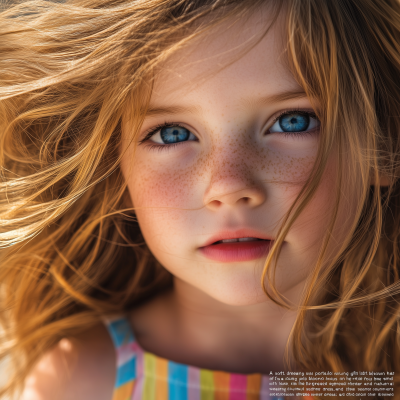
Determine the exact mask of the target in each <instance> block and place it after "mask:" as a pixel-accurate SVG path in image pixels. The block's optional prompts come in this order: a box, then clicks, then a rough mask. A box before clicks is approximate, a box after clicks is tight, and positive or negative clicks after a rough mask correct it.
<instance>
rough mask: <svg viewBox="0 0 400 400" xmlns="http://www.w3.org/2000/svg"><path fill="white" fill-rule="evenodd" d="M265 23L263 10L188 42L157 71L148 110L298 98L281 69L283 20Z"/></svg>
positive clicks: (287, 72) (267, 17)
mask: <svg viewBox="0 0 400 400" xmlns="http://www.w3.org/2000/svg"><path fill="white" fill-rule="evenodd" d="M271 23H272V12H271V11H270V10H269V9H268V8H267V7H264V8H262V9H259V10H257V12H253V13H252V14H251V15H249V17H248V18H246V19H238V18H236V17H231V18H230V19H228V20H226V21H224V22H223V23H221V24H220V25H218V26H216V27H213V28H211V29H210V30H209V32H206V33H205V34H202V35H201V36H200V37H198V38H196V39H194V40H192V41H191V42H189V44H187V45H185V47H184V48H182V49H181V50H178V51H177V52H176V53H174V54H173V55H172V56H171V57H170V58H169V59H168V60H167V61H166V62H165V63H164V64H163V65H162V66H161V68H160V72H159V74H158V75H157V78H156V80H155V85H154V90H153V94H152V98H151V102H150V107H155V108H156V107H157V106H158V105H160V106H161V105H163V106H165V104H166V103H171V102H172V103H176V102H178V103H181V102H187V101H190V103H191V104H195V103H201V102H202V101H203V100H205V99H207V101H211V102H214V101H215V102H217V101H219V100H221V97H224V98H225V97H229V98H231V99H235V100H236V101H239V100H240V101H242V102H251V101H252V99H255V98H257V97H260V96H265V95H268V94H271V93H279V92H284V91H285V90H289V91H299V92H300V91H301V87H300V86H299V85H298V84H297V82H296V81H295V80H294V77H293V75H292V74H291V72H290V70H289V69H288V67H287V63H286V51H285V49H286V38H285V35H284V31H285V26H284V15H282V14H281V15H279V16H278V19H277V20H276V21H275V22H274V23H273V24H272V25H271ZM269 27H270V28H269ZM268 28H269V29H268ZM267 30H268V32H267ZM266 32H267V33H266ZM225 100H226V99H225Z"/></svg>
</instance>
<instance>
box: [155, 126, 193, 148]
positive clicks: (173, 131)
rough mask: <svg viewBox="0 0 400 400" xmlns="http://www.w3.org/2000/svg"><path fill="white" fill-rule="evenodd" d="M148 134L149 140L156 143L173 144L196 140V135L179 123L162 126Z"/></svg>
mask: <svg viewBox="0 0 400 400" xmlns="http://www.w3.org/2000/svg"><path fill="white" fill-rule="evenodd" d="M149 136H150V137H151V141H152V142H155V143H157V144H175V143H180V142H186V141H188V140H196V136H194V135H193V133H192V132H190V131H189V130H188V129H186V128H183V127H182V126H179V125H171V126H162V127H160V128H158V130H157V131H155V132H154V131H153V132H151V133H150V135H149Z"/></svg>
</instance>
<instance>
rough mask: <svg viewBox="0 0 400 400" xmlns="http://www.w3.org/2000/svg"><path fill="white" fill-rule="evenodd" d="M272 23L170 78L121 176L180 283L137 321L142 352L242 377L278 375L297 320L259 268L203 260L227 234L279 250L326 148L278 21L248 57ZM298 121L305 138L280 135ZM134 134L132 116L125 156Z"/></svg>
mask: <svg viewBox="0 0 400 400" xmlns="http://www.w3.org/2000/svg"><path fill="white" fill-rule="evenodd" d="M266 21H268V12H267V10H263V11H262V12H260V13H257V14H255V15H254V16H252V18H250V19H249V20H248V21H247V22H245V23H241V24H239V23H236V24H234V25H231V26H229V27H228V25H227V26H220V27H218V28H215V29H214V30H213V31H211V33H209V34H208V35H207V37H206V38H205V39H204V38H200V39H197V40H196V41H195V42H193V43H191V44H190V45H189V47H188V48H185V49H184V50H182V51H179V52H178V53H176V54H175V55H174V56H172V57H171V58H170V59H169V60H168V61H167V62H166V63H165V65H163V67H162V68H161V71H160V73H159V75H158V76H157V79H156V81H155V86H154V91H153V93H152V97H151V101H150V110H151V111H150V112H149V115H148V116H147V117H146V118H145V120H144V124H143V126H142V128H141V133H140V136H139V143H138V145H137V148H136V152H135V155H133V151H134V149H133V145H131V146H130V147H129V148H128V149H127V151H126V152H125V153H124V156H123V160H122V167H121V168H122V171H123V173H124V176H125V178H126V180H127V184H128V190H129V193H130V196H131V199H132V202H133V204H134V207H135V210H136V215H137V218H138V222H139V226H140V228H141V231H142V233H143V236H144V238H145V241H146V243H147V245H148V247H149V248H150V250H151V251H152V253H153V254H154V256H155V257H156V258H157V259H158V260H159V261H160V263H161V264H162V265H163V266H164V267H165V268H166V269H167V270H168V271H170V272H171V273H172V274H173V275H174V288H173V290H172V291H170V292H167V293H163V294H160V295H159V296H158V297H156V298H155V299H153V300H152V301H150V302H148V303H146V304H145V305H143V306H141V307H139V308H137V309H136V310H134V311H133V312H132V315H131V320H132V324H133V327H134V329H135V333H136V336H137V339H138V341H139V343H140V344H141V345H142V347H143V348H145V350H147V351H150V352H153V353H155V354H157V355H159V356H162V357H165V358H168V359H172V360H174V361H177V362H181V363H186V364H190V365H196V366H198V367H202V368H209V369H220V370H225V371H229V372H238V373H254V372H259V373H269V371H270V370H271V369H275V370H283V369H284V365H283V355H284V348H285V345H286V342H287V339H288V336H289V333H290V330H291V328H292V326H293V323H294V321H295V318H296V311H287V310H284V309H283V308H280V307H278V306H276V305H275V304H274V303H273V302H271V301H270V300H269V299H268V298H267V297H266V295H265V294H264V292H263V290H262V287H261V283H260V277H261V273H262V270H263V267H264V261H265V257H264V258H260V259H257V260H251V261H241V262H232V263H224V262H217V261H212V260H210V259H207V258H206V257H205V256H204V255H203V254H202V253H201V251H200V250H199V248H200V247H202V246H204V245H205V243H206V242H207V240H209V239H210V238H211V237H212V236H214V235H215V234H216V233H218V232H220V231H223V230H236V229H241V228H248V229H254V230H257V231H259V232H261V233H263V234H264V235H265V236H267V237H270V238H271V239H273V238H274V237H275V235H276V233H277V231H278V228H279V224H280V223H281V222H282V219H283V217H284V216H285V214H286V213H287V211H288V209H289V207H290V205H291V204H292V203H293V201H294V200H295V198H296V196H297V195H298V193H299V192H300V190H301V188H302V187H303V185H304V182H305V181H306V179H307V177H308V176H309V173H310V171H311V168H312V166H313V163H314V161H315V157H316V154H317V149H318V140H319V121H318V120H317V119H316V118H313V117H312V116H313V115H314V114H313V113H314V112H315V110H314V109H313V108H312V106H311V102H310V100H309V99H308V98H307V97H306V96H305V94H304V92H303V90H302V88H301V87H300V86H299V85H298V83H297V82H296V81H295V79H294V77H293V76H292V74H291V72H290V71H289V70H288V68H287V67H286V66H285V63H284V59H285V54H284V46H283V34H282V26H283V24H282V21H278V22H277V23H275V24H274V25H273V27H272V28H271V30H270V31H269V32H268V34H267V35H266V36H265V37H263V38H262V40H261V41H259V43H257V44H256V45H255V46H254V47H253V48H251V49H250V50H249V51H247V52H244V51H243V50H244V49H247V50H248V48H249V42H251V40H253V39H254V38H257V37H259V35H260V34H262V33H263V32H264V31H265V29H266ZM239 25H240V26H239ZM221 66H222V67H224V68H222V67H221ZM290 111H292V112H294V113H296V112H302V113H308V115H309V116H310V126H311V128H310V129H308V130H307V131H304V132H297V133H287V132H283V131H282V130H279V126H280V125H279V118H280V115H282V113H285V112H290ZM314 116H315V115H314ZM165 123H167V124H168V125H170V126H178V127H182V128H184V129H185V130H187V131H189V132H190V136H189V137H188V138H187V139H185V140H182V141H181V142H179V143H177V144H165V143H164V142H163V139H162V137H161V130H162V128H160V129H157V126H159V125H162V124H165ZM182 128H179V129H182ZM164 131H165V129H164ZM149 132H153V133H154V134H153V136H151V137H148V133H149ZM184 132H186V131H184ZM130 133H131V132H130V122H129V116H127V117H126V118H125V120H124V124H123V139H124V140H123V143H128V141H129V139H130ZM146 136H147V139H146V140H145V141H143V139H145V138H146ZM333 172H334V164H333V162H331V163H330V164H328V166H327V169H326V171H325V174H324V177H323V180H322V182H321V184H320V186H319V188H318V191H317V193H316V195H315V196H314V198H313V199H312V201H311V202H310V203H309V204H308V206H307V208H306V209H305V210H304V211H303V213H302V214H301V216H300V217H299V218H298V219H297V221H296V222H295V224H294V225H293V227H292V228H291V230H290V232H289V234H288V235H287V237H286V240H285V243H284V244H283V247H282V253H281V257H280V259H279V262H278V268H277V273H276V287H277V289H278V290H279V291H280V293H282V294H283V295H284V296H286V297H287V298H288V299H289V300H290V301H292V302H293V303H294V304H298V303H299V301H300V297H301V292H302V289H303V288H304V284H305V280H306V278H307V276H308V275H309V273H310V271H311V270H312V268H313V266H314V263H315V261H316V259H317V256H318V250H319V247H320V246H321V240H322V238H323V235H324V234H325V230H326V226H327V223H328V217H329V212H327V211H329V209H330V206H331V203H332V201H333V199H332V195H331V190H332V187H333V185H334V178H333V176H334V173H333ZM343 215H344V211H342V214H340V213H339V220H340V219H342V222H343V224H342V226H344V225H345V218H344V217H343ZM339 239H340V238H339ZM267 286H268V283H267Z"/></svg>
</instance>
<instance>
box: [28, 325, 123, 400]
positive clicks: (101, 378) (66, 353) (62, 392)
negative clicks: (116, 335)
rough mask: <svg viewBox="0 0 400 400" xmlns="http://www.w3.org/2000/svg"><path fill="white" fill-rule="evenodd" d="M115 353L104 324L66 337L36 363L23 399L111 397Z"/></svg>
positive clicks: (90, 398)
mask: <svg viewBox="0 0 400 400" xmlns="http://www.w3.org/2000/svg"><path fill="white" fill-rule="evenodd" d="M115 374H116V356H115V350H114V346H113V344H112V341H111V338H110V336H109V334H108V332H107V329H106V328H105V326H104V325H102V324H99V325H98V326H96V327H94V328H93V329H90V330H89V331H87V332H85V333H83V334H80V335H78V336H76V337H74V338H68V339H67V338H65V339H62V340H60V342H59V343H58V344H57V345H56V346H55V347H54V348H53V349H52V350H50V351H49V352H48V353H47V354H45V355H44V356H43V357H42V358H41V359H40V360H39V362H38V363H37V365H36V367H35V368H34V369H33V371H32V372H31V374H30V375H29V376H28V378H27V380H26V382H25V388H24V391H23V395H22V398H21V400H54V399H58V400H92V399H93V400H111V399H112V393H113V388H114V383H115Z"/></svg>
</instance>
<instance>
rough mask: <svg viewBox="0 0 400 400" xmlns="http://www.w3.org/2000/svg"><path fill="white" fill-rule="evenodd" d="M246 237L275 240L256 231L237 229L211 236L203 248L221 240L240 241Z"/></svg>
mask: <svg viewBox="0 0 400 400" xmlns="http://www.w3.org/2000/svg"><path fill="white" fill-rule="evenodd" d="M245 237H253V238H257V239H262V240H273V239H272V238H271V237H270V236H268V235H265V234H264V233H261V232H259V231H256V230H254V229H247V228H243V229H236V230H231V231H230V230H224V231H221V232H218V233H217V234H215V235H214V236H211V237H210V238H209V239H208V240H207V241H206V243H205V244H204V245H203V246H201V247H206V246H210V245H212V244H214V243H215V242H218V241H220V240H226V239H239V238H245Z"/></svg>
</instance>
